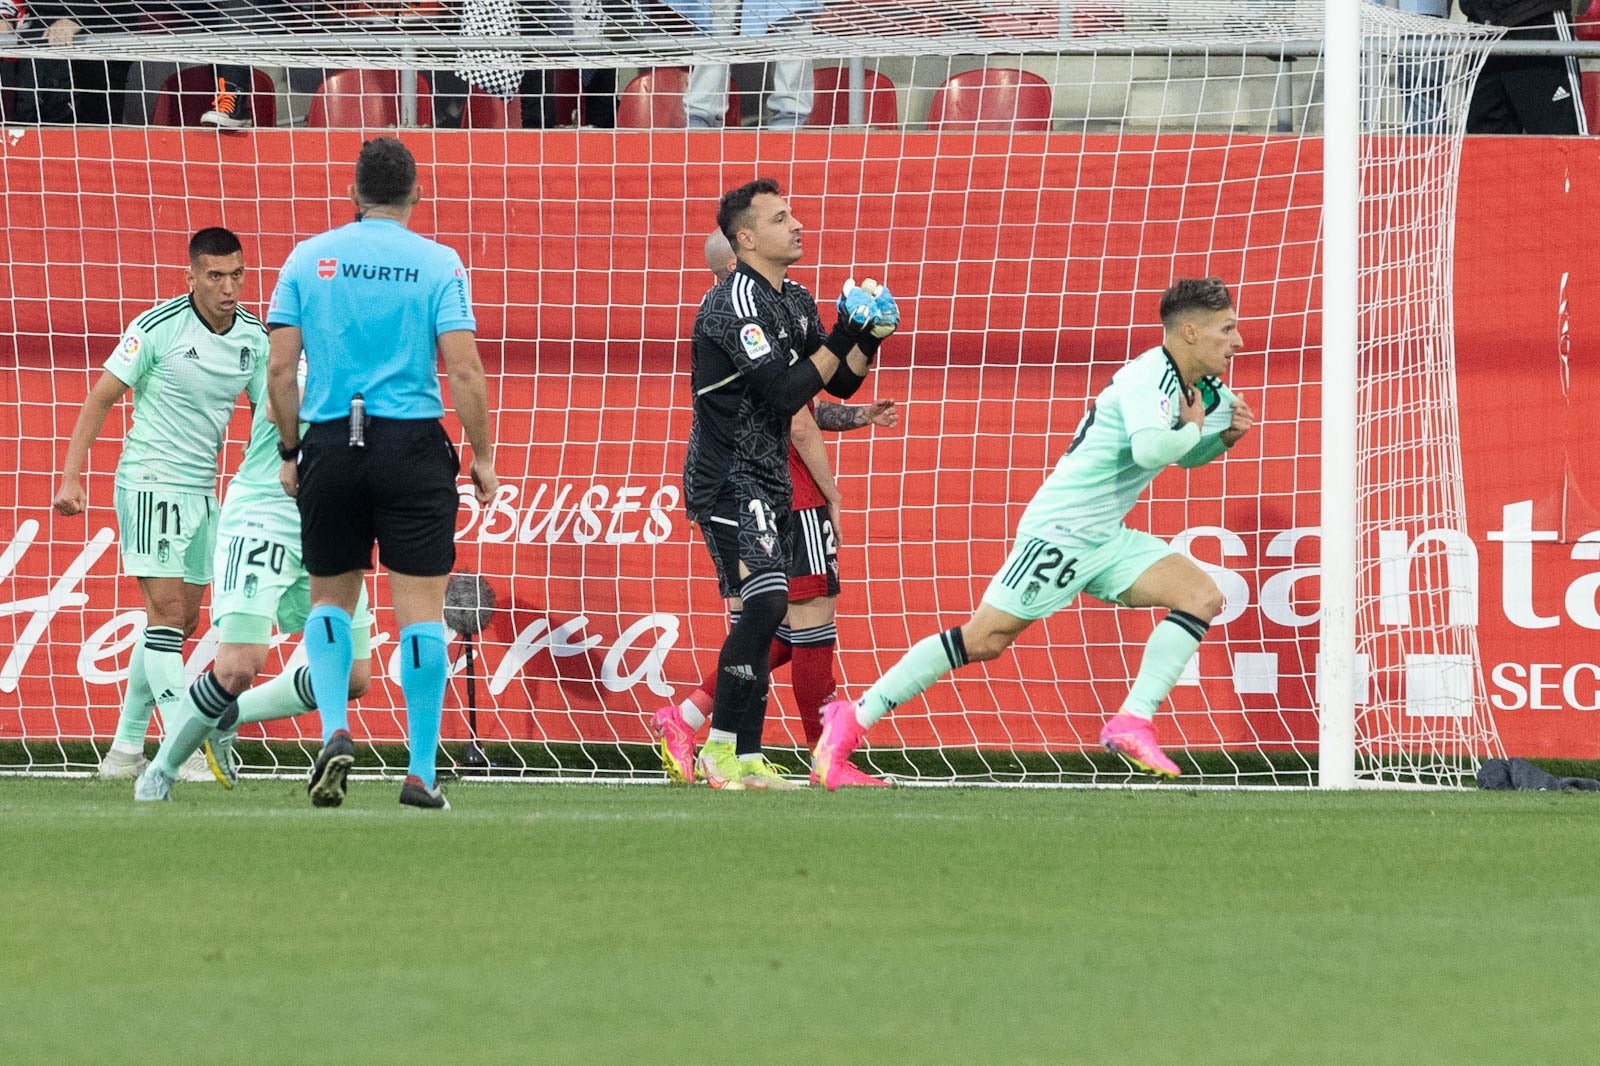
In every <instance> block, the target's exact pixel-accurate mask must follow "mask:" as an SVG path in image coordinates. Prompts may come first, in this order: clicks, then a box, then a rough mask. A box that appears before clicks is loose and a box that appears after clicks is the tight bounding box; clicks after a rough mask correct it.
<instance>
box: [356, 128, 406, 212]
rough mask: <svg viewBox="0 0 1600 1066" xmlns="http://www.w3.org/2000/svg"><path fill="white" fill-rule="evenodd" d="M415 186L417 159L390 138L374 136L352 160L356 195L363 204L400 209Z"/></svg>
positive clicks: (403, 146) (404, 147)
mask: <svg viewBox="0 0 1600 1066" xmlns="http://www.w3.org/2000/svg"><path fill="white" fill-rule="evenodd" d="M416 184H417V160H416V157H415V156H413V155H412V154H411V149H409V148H407V147H406V146H405V145H403V144H401V143H400V142H399V141H397V140H396V139H395V138H393V137H374V138H373V139H372V140H370V141H367V142H366V143H364V144H363V145H362V146H361V154H360V155H359V156H357V157H356V196H358V197H359V198H360V199H361V202H362V203H364V204H372V205H374V206H377V205H380V204H381V205H383V206H404V205H405V203H406V202H407V200H409V199H410V197H411V190H412V189H414V188H415V187H416Z"/></svg>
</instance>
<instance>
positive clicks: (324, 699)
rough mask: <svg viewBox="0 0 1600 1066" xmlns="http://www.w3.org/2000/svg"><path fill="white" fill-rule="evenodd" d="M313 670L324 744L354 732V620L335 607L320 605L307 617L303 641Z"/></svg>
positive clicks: (308, 664) (327, 604)
mask: <svg viewBox="0 0 1600 1066" xmlns="http://www.w3.org/2000/svg"><path fill="white" fill-rule="evenodd" d="M302 643H304V644H305V649H306V665H307V666H308V667H309V668H310V670H311V691H312V692H313V693H314V694H315V695H316V697H317V711H318V712H319V713H320V714H321V715H322V742H323V743H324V744H326V743H327V742H328V740H329V739H330V738H331V737H332V736H333V734H334V733H336V732H338V731H339V730H341V729H345V730H348V729H349V728H350V706H349V704H350V666H351V662H352V659H353V656H354V654H355V653H354V652H353V651H352V650H351V648H350V616H349V615H348V614H346V613H345V611H344V610H343V609H341V608H339V607H335V606H334V605H333V604H331V603H319V604H318V605H317V606H315V607H313V608H311V613H310V614H308V615H306V631H305V637H304V638H303V640H302Z"/></svg>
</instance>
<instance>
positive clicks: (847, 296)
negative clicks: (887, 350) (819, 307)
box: [835, 278, 877, 334]
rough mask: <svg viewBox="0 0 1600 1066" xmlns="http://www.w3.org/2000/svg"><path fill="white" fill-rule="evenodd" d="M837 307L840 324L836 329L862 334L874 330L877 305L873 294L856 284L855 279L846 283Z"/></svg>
mask: <svg viewBox="0 0 1600 1066" xmlns="http://www.w3.org/2000/svg"><path fill="white" fill-rule="evenodd" d="M868 280H869V281H870V280H871V279H870V278H869V279H868ZM836 306H837V307H838V309H839V323H838V325H837V326H836V327H835V328H836V329H843V330H844V331H845V332H846V333H856V334H860V333H866V332H867V331H868V330H870V329H871V328H872V322H873V318H874V315H875V312H876V308H877V303H876V301H875V300H874V298H873V295H872V293H870V292H868V291H867V290H866V289H865V288H864V287H862V286H860V285H857V284H856V279H855V278H851V279H850V280H849V281H847V282H845V283H844V291H843V292H841V293H840V294H839V302H838V304H837V305H836Z"/></svg>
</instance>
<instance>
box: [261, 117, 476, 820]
mask: <svg viewBox="0 0 1600 1066" xmlns="http://www.w3.org/2000/svg"><path fill="white" fill-rule="evenodd" d="M420 198H421V189H420V187H419V186H418V184H417V163H416V160H415V159H414V158H413V157H412V155H411V152H410V150H408V149H407V148H406V146H405V145H403V144H401V143H400V142H399V141H397V140H395V139H394V138H392V137H380V138H377V139H374V140H370V141H367V142H366V143H365V144H363V145H362V146H361V155H360V157H359V158H358V159H357V160H356V180H355V183H354V184H353V185H351V186H350V199H351V201H352V202H353V203H354V204H355V207H356V221H354V222H352V223H350V224H349V225H346V226H340V227H339V228H338V229H334V230H330V231H328V232H327V233H323V234H321V235H319V236H316V237H312V238H310V239H309V240H305V241H301V242H300V243H299V244H298V245H296V246H295V249H294V251H292V252H290V253H289V258H288V260H287V261H286V262H285V263H284V264H283V270H282V272H281V273H280V274H279V276H278V285H277V288H276V289H275V290H274V291H273V293H272V306H271V307H270V309H269V310H268V311H267V327H268V329H270V330H271V334H272V335H271V340H270V357H269V360H268V365H267V390H268V395H269V396H270V398H271V402H272V414H273V421H274V422H275V423H276V424H277V427H278V436H279V443H278V449H279V451H280V453H281V454H282V455H283V459H284V464H283V472H282V481H283V487H284V490H285V491H286V492H288V493H289V495H291V496H294V497H295V498H296V500H297V501H298V503H299V506H300V519H301V525H302V538H303V541H304V544H303V556H304V560H305V566H306V570H307V571H308V572H309V573H310V575H311V600H312V608H311V613H310V614H309V615H308V616H307V618H306V625H305V638H304V640H305V648H306V659H307V662H308V665H309V667H310V671H311V687H312V691H313V694H314V695H315V696H316V700H317V709H318V711H320V712H321V715H322V750H321V751H320V752H318V753H317V761H316V763H315V764H314V765H313V766H312V768H311V781H310V783H309V784H308V785H307V791H308V792H309V793H310V795H311V802H312V803H313V804H314V805H315V806H318V807H337V806H339V804H341V803H342V802H344V795H345V778H346V777H347V775H348V774H349V772H350V768H351V766H353V765H354V764H355V746H354V745H353V744H352V743H351V741H350V730H349V708H348V706H347V702H346V700H347V692H348V685H349V676H350V666H351V648H350V613H351V612H352V611H353V610H354V609H355V605H356V596H357V594H358V593H359V592H360V590H361V583H362V581H363V579H364V577H365V572H366V571H367V570H369V569H370V568H371V567H372V545H373V543H374V542H375V541H376V543H377V545H378V559H379V561H380V562H382V563H383V565H384V568H385V569H387V570H388V572H389V598H390V601H391V602H392V604H393V606H394V613H395V621H396V622H397V623H398V625H399V627H400V688H401V691H402V692H403V693H404V694H405V701H406V731H407V734H408V736H409V739H410V745H411V762H410V766H409V767H408V768H407V775H406V780H405V784H404V785H403V786H402V787H401V789H400V802H401V803H403V804H406V805H408V806H413V807H424V808H434V809H446V810H447V809H449V806H450V804H449V802H448V801H446V800H445V798H444V796H443V794H442V793H441V792H440V791H439V788H438V786H437V784H436V781H435V760H436V757H437V752H438V747H439V720H440V718H441V717H442V715H443V708H444V690H445V684H446V672H447V660H446V651H445V630H444V621H443V619H444V591H445V583H446V581H447V580H448V579H449V576H450V570H451V568H452V567H453V566H454V565H455V530H456V510H457V508H458V507H459V505H460V497H459V496H458V494H457V492H456V477H457V475H458V474H459V473H460V471H461V461H460V458H459V457H458V456H457V455H456V450H455V446H454V445H453V444H451V442H450V438H449V437H448V436H446V434H445V431H444V427H443V426H442V425H440V423H439V419H440V418H442V417H443V416H444V404H443V401H442V400H441V398H440V394H439V372H438V363H439V358H440V357H441V356H442V357H443V359H444V366H445V371H446V373H447V374H448V375H449V377H450V395H451V398H452V399H453V400H454V403H455V409H456V414H457V415H458V416H459V417H460V419H461V425H462V427H463V428H464V429H465V430H466V434H467V441H468V443H470V444H471V445H472V484H473V488H474V490H475V492H476V494H477V497H478V500H479V502H481V503H483V504H488V503H489V501H490V500H491V499H492V498H493V497H494V492H495V487H496V486H497V485H498V483H499V481H498V479H497V478H496V477H495V473H494V442H493V435H492V432H491V428H490V424H489V399H488V385H487V383H486V382H485V381H484V376H483V364H482V362H480V361H479V359H478V346H477V339H476V335H475V330H476V329H477V321H476V320H475V319H474V318H473V315H472V304H471V300H470V298H469V295H468V289H467V272H466V269H465V268H464V267H463V266H462V265H461V257H460V256H458V255H457V254H456V253H455V252H453V251H451V250H450V249H449V248H446V247H445V246H444V245H442V244H439V243H438V242H436V241H431V240H429V239H427V238H426V237H422V236H419V235H417V234H415V233H412V232H411V231H410V230H409V229H408V228H407V223H408V222H409V221H410V219H411V212H412V209H413V208H415V207H416V205H417V201H418V200H419V199H420ZM302 353H304V356H305V361H306V382H305V396H304V399H303V401H302V397H301V394H300V388H299V385H298V382H297V375H298V370H299V364H300V358H301V355H302ZM302 421H303V422H305V423H308V425H307V426H306V428H305V433H304V435H303V436H302V434H301V423H302Z"/></svg>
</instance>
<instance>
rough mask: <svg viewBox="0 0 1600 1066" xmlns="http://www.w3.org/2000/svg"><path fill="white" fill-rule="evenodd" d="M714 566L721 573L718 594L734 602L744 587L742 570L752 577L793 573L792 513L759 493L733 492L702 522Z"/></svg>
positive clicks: (718, 502)
mask: <svg viewBox="0 0 1600 1066" xmlns="http://www.w3.org/2000/svg"><path fill="white" fill-rule="evenodd" d="M700 535H701V536H702V537H704V538H705V542H706V551H708V552H710V553H711V565H712V566H713V567H715V568H716V571H717V590H718V592H720V593H721V594H722V598H723V599H725V600H727V599H733V598H734V597H736V596H738V595H739V589H740V587H741V586H742V585H743V584H744V582H743V581H741V580H740V578H739V566H740V564H741V563H742V564H744V569H745V570H746V571H748V572H749V574H750V576H752V577H754V576H755V575H756V574H762V573H769V572H771V571H774V570H776V571H777V572H778V573H780V574H783V575H785V576H787V575H788V573H789V560H790V554H791V553H792V551H793V523H792V522H791V521H790V516H789V509H788V507H784V508H782V509H781V510H780V509H778V508H777V507H775V506H773V504H772V502H771V501H770V500H768V499H766V498H765V497H763V496H761V495H760V494H758V493H752V492H737V491H735V492H729V493H728V494H727V495H725V496H724V497H723V498H722V499H721V500H719V501H717V506H716V507H715V508H713V509H712V512H711V514H710V516H709V517H707V518H704V519H702V520H701V521H700Z"/></svg>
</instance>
